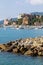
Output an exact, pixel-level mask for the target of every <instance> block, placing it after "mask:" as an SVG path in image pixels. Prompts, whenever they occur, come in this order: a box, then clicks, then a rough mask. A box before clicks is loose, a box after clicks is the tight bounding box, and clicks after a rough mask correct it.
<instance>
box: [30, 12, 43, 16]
mask: <svg viewBox="0 0 43 65" xmlns="http://www.w3.org/2000/svg"><path fill="white" fill-rule="evenodd" d="M31 14H32V15H43V12H32V13H31Z"/></svg>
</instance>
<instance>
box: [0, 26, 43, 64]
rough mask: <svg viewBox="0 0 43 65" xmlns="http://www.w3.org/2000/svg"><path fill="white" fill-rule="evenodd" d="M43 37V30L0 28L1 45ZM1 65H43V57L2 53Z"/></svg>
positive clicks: (0, 53)
mask: <svg viewBox="0 0 43 65" xmlns="http://www.w3.org/2000/svg"><path fill="white" fill-rule="evenodd" d="M37 36H43V29H37V30H36V29H15V28H9V27H7V28H0V44H2V43H7V42H9V41H13V40H16V39H20V38H30V37H32V38H34V37H37ZM0 65H43V57H31V56H24V55H17V54H13V53H8V52H0Z"/></svg>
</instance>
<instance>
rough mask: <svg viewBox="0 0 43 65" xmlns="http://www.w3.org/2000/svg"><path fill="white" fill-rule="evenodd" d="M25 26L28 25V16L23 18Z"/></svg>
mask: <svg viewBox="0 0 43 65" xmlns="http://www.w3.org/2000/svg"><path fill="white" fill-rule="evenodd" d="M22 24H23V25H28V16H25V17H23V22H22Z"/></svg>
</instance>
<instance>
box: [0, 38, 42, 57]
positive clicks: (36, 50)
mask: <svg viewBox="0 0 43 65" xmlns="http://www.w3.org/2000/svg"><path fill="white" fill-rule="evenodd" d="M3 51H4V52H12V53H16V54H23V55H31V56H43V37H37V38H26V39H19V40H16V41H11V42H8V43H6V44H0V52H3Z"/></svg>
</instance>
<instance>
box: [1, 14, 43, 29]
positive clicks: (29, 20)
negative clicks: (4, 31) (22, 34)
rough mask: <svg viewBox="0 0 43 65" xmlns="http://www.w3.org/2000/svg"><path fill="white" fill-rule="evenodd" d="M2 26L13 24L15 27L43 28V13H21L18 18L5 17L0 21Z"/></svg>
mask: <svg viewBox="0 0 43 65" xmlns="http://www.w3.org/2000/svg"><path fill="white" fill-rule="evenodd" d="M0 23H1V24H0V27H1V26H13V27H15V28H25V27H29V26H32V27H33V28H34V27H35V26H39V28H41V26H42V28H43V15H36V14H25V13H24V14H20V15H18V17H17V18H10V19H4V20H3V21H1V22H0Z"/></svg>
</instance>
